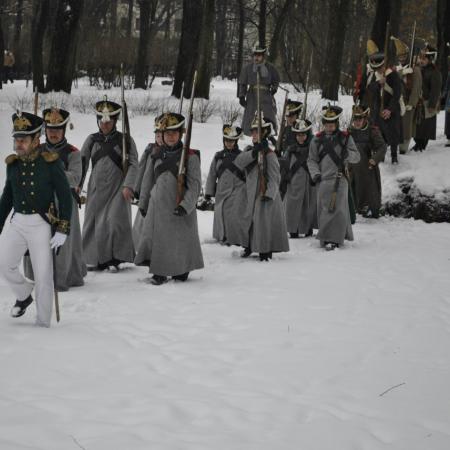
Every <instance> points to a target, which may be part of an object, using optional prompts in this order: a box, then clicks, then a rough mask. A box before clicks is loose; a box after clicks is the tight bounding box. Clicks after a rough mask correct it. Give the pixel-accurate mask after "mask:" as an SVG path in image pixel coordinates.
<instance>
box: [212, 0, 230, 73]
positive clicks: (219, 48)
mask: <svg viewBox="0 0 450 450" xmlns="http://www.w3.org/2000/svg"><path fill="white" fill-rule="evenodd" d="M216 9H217V14H216V20H215V23H216V75H220V76H222V77H223V75H224V74H223V69H224V62H225V54H226V52H225V50H226V47H227V45H226V37H227V31H226V15H227V3H226V2H224V1H222V0H217V1H216Z"/></svg>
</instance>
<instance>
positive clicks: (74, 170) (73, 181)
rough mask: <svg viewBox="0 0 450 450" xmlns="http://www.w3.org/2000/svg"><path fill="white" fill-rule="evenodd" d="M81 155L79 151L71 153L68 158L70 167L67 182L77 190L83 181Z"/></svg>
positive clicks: (67, 171)
mask: <svg viewBox="0 0 450 450" xmlns="http://www.w3.org/2000/svg"><path fill="white" fill-rule="evenodd" d="M81 172H82V168H81V153H80V152H79V151H78V150H77V151H75V152H71V153H70V154H69V156H68V167H67V170H66V171H65V174H66V177H67V181H68V182H69V186H70V187H71V188H73V189H74V188H76V187H78V185H79V184H80V181H81Z"/></svg>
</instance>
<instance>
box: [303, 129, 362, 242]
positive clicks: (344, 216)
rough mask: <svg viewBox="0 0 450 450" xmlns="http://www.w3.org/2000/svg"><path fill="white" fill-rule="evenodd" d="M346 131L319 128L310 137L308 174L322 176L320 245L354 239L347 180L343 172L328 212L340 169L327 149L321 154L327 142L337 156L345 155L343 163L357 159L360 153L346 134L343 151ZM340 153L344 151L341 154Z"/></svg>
mask: <svg viewBox="0 0 450 450" xmlns="http://www.w3.org/2000/svg"><path fill="white" fill-rule="evenodd" d="M345 134H346V133H344V132H342V131H340V130H338V131H337V132H335V133H333V134H331V135H327V134H326V133H324V132H321V133H319V134H318V135H316V136H315V137H314V138H313V140H312V141H311V145H310V148H309V157H308V168H309V172H310V173H311V177H312V178H313V179H314V178H315V177H316V175H320V176H321V179H322V181H321V182H320V183H319V189H318V195H317V199H318V201H317V213H318V221H319V233H318V234H317V239H319V240H320V243H321V245H325V243H326V242H333V243H335V244H340V245H341V244H343V243H344V239H347V240H349V241H353V230H352V225H351V221H350V210H349V205H348V182H347V179H346V178H345V176H342V177H341V181H340V183H339V187H338V191H337V193H336V194H337V195H336V206H335V209H334V211H333V212H330V211H329V205H330V201H331V198H332V193H333V192H334V187H335V181H336V177H337V174H338V172H339V171H340V170H341V169H340V168H338V166H337V165H336V164H335V163H334V161H333V159H332V158H331V156H330V155H329V153H328V152H327V153H325V154H324V150H325V148H326V147H327V146H328V145H330V146H332V148H333V149H334V151H335V153H336V154H337V156H338V158H340V159H341V160H342V156H344V158H343V160H344V164H347V163H357V162H358V161H359V159H360V155H359V151H358V148H357V147H356V144H355V142H354V141H353V138H352V137H351V136H348V142H347V146H346V150H345V151H344V152H343V148H344V144H345V140H346V139H347V136H346V135H345ZM343 153H344V155H342V154H343Z"/></svg>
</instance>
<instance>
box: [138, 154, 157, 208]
mask: <svg viewBox="0 0 450 450" xmlns="http://www.w3.org/2000/svg"><path fill="white" fill-rule="evenodd" d="M153 164H154V163H153V160H152V159H150V162H149V164H147V168H146V169H145V172H144V176H143V178H142V184H141V191H140V195H139V209H142V210H143V211H147V209H148V203H149V201H150V196H151V191H152V189H153V185H154V184H155V182H154V179H153V178H154V173H155V170H154V168H153Z"/></svg>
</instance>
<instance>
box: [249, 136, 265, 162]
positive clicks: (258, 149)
mask: <svg viewBox="0 0 450 450" xmlns="http://www.w3.org/2000/svg"><path fill="white" fill-rule="evenodd" d="M268 148H269V143H268V142H267V139H263V140H262V141H261V142H260V143H256V144H255V145H254V146H253V150H252V156H253V158H256V157H257V156H258V153H259V152H261V151H265V150H267V149H268Z"/></svg>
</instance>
